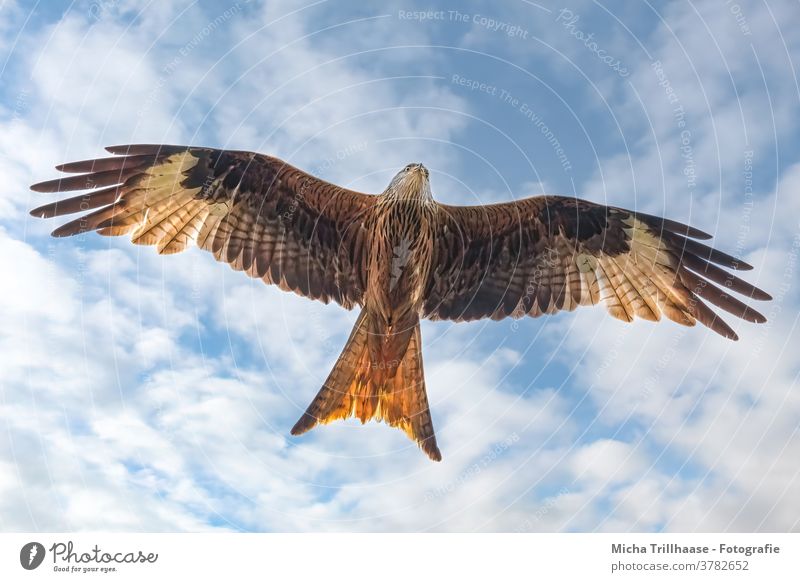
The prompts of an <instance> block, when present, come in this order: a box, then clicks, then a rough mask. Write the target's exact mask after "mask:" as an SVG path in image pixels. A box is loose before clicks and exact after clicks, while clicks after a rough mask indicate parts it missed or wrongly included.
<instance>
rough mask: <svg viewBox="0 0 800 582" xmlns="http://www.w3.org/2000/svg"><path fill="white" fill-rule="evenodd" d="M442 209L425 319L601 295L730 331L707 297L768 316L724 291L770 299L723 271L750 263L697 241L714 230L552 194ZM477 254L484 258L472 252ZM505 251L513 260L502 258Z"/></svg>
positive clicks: (648, 312)
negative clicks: (704, 229)
mask: <svg viewBox="0 0 800 582" xmlns="http://www.w3.org/2000/svg"><path fill="white" fill-rule="evenodd" d="M441 208H442V210H443V212H442V213H441V215H442V216H443V217H445V218H443V223H444V224H442V225H441V229H440V233H439V237H440V239H445V240H438V241H437V244H436V245H435V256H434V257H433V268H432V273H433V276H432V277H431V281H430V283H429V288H428V294H427V297H428V300H427V301H426V304H425V308H424V315H425V316H426V317H428V318H430V319H453V320H457V321H460V320H469V319H478V318H482V317H492V318H493V319H502V318H503V317H506V316H508V315H512V316H514V317H520V316H522V315H526V314H527V315H530V316H533V317H537V316H540V315H543V314H551V313H555V312H557V311H562V310H572V309H574V308H575V307H577V306H578V305H597V304H603V305H605V307H606V309H607V310H608V312H609V313H610V314H611V315H612V316H613V317H615V318H617V319H620V320H622V321H626V322H629V321H633V320H634V319H635V318H641V319H645V320H649V321H659V320H660V319H661V317H662V315H663V316H666V317H667V318H668V319H670V320H672V321H675V322H677V323H679V324H681V325H687V326H692V325H695V323H696V322H700V323H701V324H703V325H705V326H706V327H708V328H710V329H711V330H713V331H715V332H716V333H719V334H720V335H723V336H725V337H727V338H731V339H737V336H736V333H735V332H734V331H733V329H732V328H731V327H730V326H729V325H728V324H727V323H726V322H724V321H723V320H722V319H721V318H720V317H719V316H718V315H717V314H716V313H715V312H714V311H713V310H712V309H711V308H710V307H709V305H708V304H707V303H706V302H708V303H710V304H711V305H714V306H716V307H719V308H721V309H724V310H725V311H727V312H729V313H731V314H733V315H735V316H737V317H739V318H741V319H744V320H746V321H752V322H763V321H765V318H764V316H763V315H761V314H760V313H758V312H757V311H755V310H754V309H752V308H751V307H749V306H747V305H745V304H744V303H743V302H742V301H739V300H738V299H736V298H735V297H732V296H731V295H730V294H729V292H733V291H735V292H737V293H741V294H742V295H745V296H747V297H750V298H752V299H757V300H768V299H770V296H769V295H768V294H767V293H765V292H764V291H762V290H760V289H758V288H757V287H755V286H754V285H752V284H750V283H747V282H746V281H743V280H742V279H740V278H738V277H736V276H734V275H733V274H731V273H729V272H728V271H726V270H725V268H728V269H732V270H748V269H751V268H752V267H751V266H750V265H748V264H747V263H745V262H744V261H742V260H740V259H738V258H736V257H734V256H732V255H729V254H727V253H724V252H722V251H719V250H717V249H714V248H713V247H710V246H708V245H705V244H702V243H700V242H698V241H697V240H694V239H709V238H711V237H710V235H708V234H707V233H705V232H703V231H700V230H698V229H696V228H693V227H690V226H688V225H685V224H681V223H679V222H675V221H672V220H669V219H664V218H659V217H657V216H653V215H649V214H643V213H636V212H632V211H628V210H624V209H622V208H617V207H607V206H602V205H599V204H594V203H591V202H587V201H582V200H577V199H574V198H565V197H558V196H539V197H534V198H528V199H525V200H520V201H518V202H512V203H505V204H495V205H489V206H483V207H454V206H444V205H442V206H441ZM482 256H488V257H489V259H488V261H481V260H476V257H482ZM508 256H511V257H518V260H517V261H516V262H515V261H513V260H512V261H510V262H509V261H507V260H504V259H501V258H503V257H508ZM712 282H716V283H719V284H720V285H723V286H724V288H720V287H717V286H716V285H714V284H713V283H712ZM508 305H514V306H515V307H514V308H513V309H512V310H509V309H508Z"/></svg>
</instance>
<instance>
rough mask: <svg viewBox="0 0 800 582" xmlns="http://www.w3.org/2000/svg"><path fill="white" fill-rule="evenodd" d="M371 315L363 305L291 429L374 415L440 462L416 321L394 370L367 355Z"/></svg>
mask: <svg viewBox="0 0 800 582" xmlns="http://www.w3.org/2000/svg"><path fill="white" fill-rule="evenodd" d="M370 319H371V318H370V315H369V313H367V311H366V310H364V311H362V312H361V314H360V315H359V316H358V320H357V321H356V324H355V326H354V327H353V331H352V332H351V333H350V337H349V339H348V340H347V344H346V345H345V347H344V349H343V350H342V353H341V355H340V356H339V359H338V360H337V361H336V365H335V366H334V367H333V370H332V371H331V373H330V375H329V376H328V379H327V380H326V381H325V384H323V386H322V388H321V389H320V391H319V393H318V394H317V396H316V397H315V398H314V400H313V401H312V402H311V404H310V405H309V407H308V409H307V410H306V412H305V414H303V416H302V417H301V418H300V420H298V421H297V424H295V425H294V428H292V434H293V435H299V434H303V433H304V432H306V431H309V430H311V429H312V428H314V427H315V426H316V425H317V424H319V423H322V424H327V423H329V422H331V421H334V420H337V419H339V418H348V417H350V416H354V417H356V418H358V419H360V420H361V422H362V423H365V422H367V421H368V420H369V419H371V418H374V419H375V420H378V421H381V420H383V421H384V422H386V423H387V424H388V425H389V426H396V427H397V428H399V429H402V430H403V431H404V432H405V433H406V434H407V435H408V436H409V437H410V438H411V439H412V440H414V441H416V442H417V444H418V445H419V446H420V448H421V449H422V450H423V451H425V453H427V455H428V456H429V457H430V458H431V459H433V460H434V461H441V460H442V455H441V453H440V452H439V448H438V447H437V446H436V436H435V434H434V432H433V423H432V422H431V413H430V409H429V408H428V396H427V394H426V393H425V378H424V374H423V369H422V338H421V335H420V329H419V321H416V323H415V324H414V330H413V332H412V333H411V337H410V339H409V341H408V347H407V348H406V351H405V354H403V355H402V358H400V364H399V366H398V367H397V371H396V373H394V374H392V373H387V370H385V369H383V366H382V363H379V362H372V361H371V360H370V350H369V346H368V340H369V334H370V326H371V323H372V322H371V321H370ZM373 333H374V332H373ZM390 365H391V364H390Z"/></svg>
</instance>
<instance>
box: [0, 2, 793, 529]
mask: <svg viewBox="0 0 800 582" xmlns="http://www.w3.org/2000/svg"><path fill="white" fill-rule="evenodd" d="M798 30H800V12H798V11H797V9H796V5H795V4H793V3H792V2H789V1H785V2H773V1H770V2H756V1H753V2H745V1H741V2H738V3H734V2H717V1H714V2H711V1H708V2H671V3H665V4H663V5H662V4H661V3H659V4H658V5H655V4H653V5H650V4H647V3H642V4H636V5H633V4H631V3H625V4H624V5H623V3H613V4H600V3H594V2H578V1H576V2H570V3H566V4H556V5H550V4H548V5H547V6H545V5H544V4H537V3H532V2H527V1H510V2H505V3H502V5H498V3H491V2H469V3H465V2H458V3H457V2H450V3H439V2H427V3H425V2H405V1H403V2H385V3H381V5H380V7H377V6H371V5H368V4H364V3H361V2H349V1H342V2H333V1H331V2H324V1H323V2H316V3H310V4H307V5H302V4H299V3H289V2H268V3H261V2H257V1H255V0H253V1H249V2H248V1H244V0H240V1H239V2H238V3H237V2H230V1H225V2H189V1H178V0H165V1H162V2H143V1H142V2H139V1H125V0H95V1H93V2H74V3H67V2H64V3H59V2H47V3H33V2H15V1H7V0H6V1H4V2H0V63H2V65H0V66H2V69H1V71H2V72H1V73H0V74H1V75H2V84H0V94H2V100H0V173H2V175H3V177H4V187H3V188H2V195H0V256H1V257H2V261H3V264H4V266H5V268H6V272H7V273H8V276H6V277H3V280H2V281H0V292H1V293H2V297H4V301H3V302H2V305H0V318H1V320H2V321H3V326H2V329H0V348H1V349H0V423H1V424H2V430H0V434H2V435H3V436H0V529H2V530H4V531H24V530H92V529H103V530H118V531H205V530H215V529H225V530H243V531H756V530H757V531H762V530H763V531H796V530H798V528H800V505H799V504H798V501H797V499H800V475H798V468H797V462H796V459H797V458H799V456H800V440H799V438H800V435H798V420H797V419H798V418H800V396H798V394H800V392H798V391H797V390H796V384H797V374H798V360H797V358H796V357H795V355H794V352H793V350H792V348H793V346H794V345H796V342H797V340H798V339H799V338H798V331H797V306H798V303H799V302H800V297H798V289H797V285H796V281H797V256H798V251H799V250H800V224H799V223H798V219H797V216H798V212H797V211H798V210H800V198H798V196H797V194H796V192H797V190H798V188H800V141H798V139H797V137H796V136H797V132H798V127H797V125H798V122H797V119H798V116H797V114H796V111H797V107H798V98H800V88H799V85H798V81H797V76H796V68H797V67H796V66H795V63H796V61H797V58H798V57H799V56H800V35H799V34H798V32H797V31H798ZM135 142H155V143H159V142H163V143H182V144H196V145H210V146H215V147H230V148H235V149H246V150H254V151H262V152H266V153H270V154H273V155H276V156H279V157H281V158H283V159H286V160H288V161H290V162H291V163H293V164H295V165H298V166H300V167H303V168H305V169H307V170H309V171H312V172H314V173H316V174H318V175H320V176H322V177H324V178H326V179H328V180H331V181H335V182H338V183H341V184H345V185H348V186H350V187H353V188H356V189H360V190H363V191H368V192H380V191H381V190H382V189H383V188H384V187H385V186H386V184H387V183H388V181H389V179H390V178H391V176H392V175H393V174H394V173H395V172H396V171H397V170H398V169H399V168H401V167H403V166H404V165H405V164H407V163H408V162H411V161H422V162H424V163H425V164H426V166H427V167H428V168H429V169H430V170H431V177H432V184H433V191H434V195H435V196H436V197H437V199H439V200H441V201H445V202H449V203H462V204H475V203H486V202H490V201H498V200H508V199H516V198H523V197H525V196H529V195H535V194H542V193H559V194H575V195H579V196H581V197H585V198H589V199H591V200H594V201H598V202H604V203H608V204H613V205H617V206H623V207H627V208H635V209H638V210H642V211H646V212H652V213H658V214H666V215H668V216H669V217H671V218H675V219H679V220H685V221H691V222H692V224H694V225H696V226H698V227H699V228H701V229H703V230H706V231H708V232H711V233H714V235H715V240H716V242H715V244H716V245H717V246H719V247H720V248H722V249H725V250H728V251H731V252H733V253H734V254H736V255H739V256H742V257H743V258H744V259H745V260H747V261H748V262H750V263H752V264H754V265H755V270H754V271H752V272H751V273H749V274H748V280H750V281H753V282H754V283H756V284H757V285H758V286H760V287H762V288H764V289H765V290H767V291H769V292H770V293H772V295H773V296H774V297H775V300H774V301H773V302H772V303H771V304H768V305H766V306H762V307H763V312H764V313H765V315H767V317H768V318H769V320H770V321H769V322H768V323H767V324H764V325H761V326H756V325H753V324H749V323H744V322H734V323H733V327H734V328H735V329H736V331H737V332H738V334H739V336H740V337H741V338H742V339H741V340H740V341H739V342H737V343H732V342H728V341H726V340H724V339H722V338H720V337H717V336H715V335H712V334H711V333H710V332H708V331H707V330H705V329H700V328H696V329H684V328H680V327H678V326H677V325H675V324H672V323H671V322H662V323H659V324H657V325H656V324H651V323H647V322H635V323H634V324H629V325H626V324H623V323H621V322H618V321H616V320H613V319H611V318H609V317H607V316H606V314H605V312H604V311H603V309H602V308H595V309H583V310H580V311H578V312H575V313H571V314H561V315H558V316H555V317H550V318H542V319H527V320H520V321H516V322H513V323H512V322H499V323H498V322H491V321H490V322H474V323H469V324H450V323H426V324H424V326H423V344H424V346H425V367H426V368H425V369H426V376H427V380H428V392H429V400H430V402H431V407H432V413H433V419H434V424H435V426H436V429H437V435H438V438H439V444H440V448H441V449H442V453H443V455H444V461H443V462H442V463H431V462H430V461H428V460H427V459H426V458H425V456H424V455H423V454H422V453H421V452H420V451H419V450H418V449H417V448H416V446H414V445H413V443H411V442H410V441H408V440H407V439H406V438H405V436H404V435H403V434H402V433H400V431H397V430H391V429H389V428H387V427H386V426H384V425H382V424H376V423H372V424H369V425H366V426H363V427H362V426H360V424H358V423H357V422H354V421H348V422H340V423H335V424H333V425H329V426H325V427H322V428H318V429H315V430H314V431H312V432H311V433H308V434H307V435H305V436H303V437H301V438H293V437H290V436H289V434H288V432H289V429H290V428H291V426H292V424H293V423H294V421H295V420H296V418H297V417H298V416H299V415H300V413H301V412H302V410H304V409H305V406H306V405H307V404H308V402H309V401H310V399H311V398H312V397H313V396H314V394H316V391H317V390H318V388H319V386H320V384H321V383H322V381H323V380H324V378H325V376H326V375H327V372H328V370H329V369H330V367H331V365H332V363H333V361H334V360H335V358H336V356H337V355H338V353H339V350H340V349H341V346H342V345H343V344H344V341H345V339H346V337H347V334H348V332H349V329H350V327H351V325H352V323H353V321H354V318H355V314H354V313H351V312H346V311H343V310H341V309H340V308H338V307H335V306H324V305H318V304H315V303H312V302H309V301H307V300H304V299H302V298H299V297H295V296H294V295H291V296H289V295H286V294H283V293H281V292H280V291H278V290H277V289H274V288H267V287H265V286H263V285H262V284H261V283H260V282H254V281H251V280H249V279H247V278H246V277H245V276H243V275H242V274H241V273H235V272H233V271H230V270H229V269H228V268H227V267H226V266H225V265H221V264H217V263H215V262H214V260H213V258H211V257H209V256H206V255H204V254H203V253H201V252H199V251H196V250H192V251H189V252H187V253H184V254H182V255H179V256H171V257H159V256H157V255H156V254H155V252H154V250H153V249H152V248H149V247H135V246H133V245H131V244H130V243H129V242H128V241H126V240H124V239H122V238H119V239H107V238H102V237H98V236H83V237H79V238H77V239H69V240H63V239H59V240H54V239H51V238H49V236H48V233H49V232H50V230H52V228H53V225H52V224H50V223H46V222H44V221H38V220H34V219H31V218H30V217H29V216H28V214H27V210H28V209H30V208H32V207H34V206H38V205H39V204H41V203H42V198H41V195H40V194H35V193H31V192H29V191H28V189H27V187H28V185H29V184H31V183H33V182H36V181H39V180H42V179H46V178H48V177H51V176H54V175H55V173H54V170H53V169H52V166H54V165H55V164H56V163H60V162H63V161H67V160H75V159H83V158H87V157H96V156H97V155H98V154H101V153H102V147H103V146H106V145H112V144H119V143H135Z"/></svg>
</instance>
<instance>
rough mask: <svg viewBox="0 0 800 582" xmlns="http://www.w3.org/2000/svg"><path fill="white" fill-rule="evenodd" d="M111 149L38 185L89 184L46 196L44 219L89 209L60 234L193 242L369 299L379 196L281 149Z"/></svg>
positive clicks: (261, 271)
mask: <svg viewBox="0 0 800 582" xmlns="http://www.w3.org/2000/svg"><path fill="white" fill-rule="evenodd" d="M107 149H108V151H109V152H111V153H112V154H116V155H115V156H113V157H110V158H103V159H97V160H86V161H82V162H73V163H69V164H63V165H61V166H58V167H57V169H58V170H61V171H62V172H68V173H77V174H79V175H77V176H69V177H62V178H59V179H56V180H50V181H47V182H42V183H39V184H34V185H33V186H31V188H32V189H33V190H35V191H38V192H66V191H71V190H88V191H87V192H85V193H83V194H80V195H78V196H74V197H72V198H67V199H64V200H59V201H57V202H53V203H50V204H46V205H44V206H41V207H39V208H36V209H35V210H32V211H31V214H32V215H34V216H38V217H41V218H49V217H53V216H61V215H65V214H72V213H76V212H80V213H82V216H80V217H79V218H77V219H76V220H73V221H71V222H68V223H67V224H64V225H63V226H61V227H59V228H57V229H56V230H55V231H54V232H53V235H54V236H70V235H74V234H79V233H82V232H85V231H97V232H98V233H100V234H102V235H109V236H115V235H122V234H130V235H131V240H132V241H133V242H134V243H136V244H146V245H156V247H157V249H158V252H159V253H164V254H166V253H177V252H180V251H183V250H184V249H186V248H187V246H188V245H189V244H190V243H191V242H192V241H196V243H197V245H198V246H199V247H200V248H202V249H205V250H208V251H210V252H212V253H213V254H214V256H215V257H216V258H217V260H220V261H225V262H227V263H229V264H230V265H231V266H232V267H233V268H234V269H237V270H242V271H245V272H247V274H249V275H250V276H253V277H258V278H261V279H263V280H264V281H265V282H266V283H273V284H276V285H278V286H280V287H281V288H282V289H284V290H289V291H294V292H295V293H298V294H300V295H303V296H305V297H309V298H311V299H319V300H321V301H324V302H326V303H327V302H328V301H329V300H331V299H333V300H334V301H336V302H337V303H339V304H341V305H343V306H345V307H347V308H351V307H352V306H353V305H355V304H358V303H360V302H361V299H362V295H363V290H364V272H363V269H362V268H361V261H362V257H363V253H362V251H363V244H364V236H363V235H364V232H363V231H364V227H363V220H362V219H363V217H364V215H365V213H366V212H367V211H368V209H369V208H370V207H371V206H372V204H373V203H374V201H375V197H374V196H369V195H366V194H361V193H359V192H354V191H352V190H347V189H345V188H340V187H338V186H335V185H333V184H330V183H328V182H325V181H323V180H320V179H319V178H316V177H314V176H311V175H310V174H307V173H306V172H303V171H302V170H299V169H297V168H295V167H293V166H290V165H289V164H287V163H286V162H283V161H281V160H279V159H277V158H273V157H270V156H266V155H262V154H256V153H252V152H243V151H224V150H217V149H210V148H199V147H185V146H168V145H126V146H115V147H110V148H107Z"/></svg>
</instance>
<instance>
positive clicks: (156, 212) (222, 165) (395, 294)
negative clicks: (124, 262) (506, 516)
mask: <svg viewBox="0 0 800 582" xmlns="http://www.w3.org/2000/svg"><path fill="white" fill-rule="evenodd" d="M109 151H111V153H113V154H118V155H116V156H114V157H111V158H103V159H98V160H87V161H83V162H74V163H70V164H64V165H62V166H58V169H60V170H62V171H64V172H68V173H78V174H81V175H79V176H72V177H68V178H63V179H57V180H51V181H48V182H43V183H40V184H36V185H34V186H32V188H33V189H34V190H37V191H41V192H62V191H68V190H81V189H85V190H89V192H86V193H84V194H82V195H78V196H75V197H73V198H68V199H65V200H60V201H57V202H55V203H50V204H46V205H44V206H41V207H39V208H37V209H35V210H33V211H32V212H31V213H32V214H33V215H34V216H38V217H43V218H46V217H51V216H60V215H64V214H70V213H74V212H86V211H91V212H89V213H88V214H84V215H83V216H81V217H80V218H78V219H77V220H73V221H72V222H69V223H67V224H65V225H63V226H61V227H59V228H58V229H56V230H55V231H54V233H53V234H54V235H55V236H69V235H74V234H78V233H81V232H85V231H88V230H94V231H97V232H99V233H100V234H103V235H112V236H114V235H121V234H128V233H130V234H131V238H132V241H133V242H134V243H137V244H151V245H156V246H157V249H158V251H159V252H160V253H164V254H169V253H175V252H180V251H182V250H184V249H185V248H187V246H188V245H189V244H190V243H191V242H196V243H197V245H198V246H199V247H200V248H202V249H205V250H208V251H210V252H212V253H213V255H214V257H215V258H216V259H217V260H220V261H225V262H227V263H229V264H230V265H231V266H232V267H233V268H234V269H237V270H241V271H244V272H245V273H247V274H248V275H250V276H252V277H257V278H260V279H262V280H263V281H264V282H265V283H268V284H275V285H278V286H279V287H280V288H281V289H284V290H287V291H293V292H295V293H298V294H300V295H303V296H305V297H308V298H311V299H317V300H320V301H323V302H325V303H327V302H329V301H335V302H337V303H339V304H340V305H342V306H343V307H345V308H348V309H350V308H353V307H356V306H360V307H361V312H360V314H359V316H358V318H357V320H356V323H355V326H354V328H353V331H352V332H351V334H350V337H349V338H348V341H347V343H346V344H345V347H344V349H343V350H342V353H341V355H340V357H339V359H338V360H337V362H336V364H335V365H334V368H333V370H332V371H331V373H330V375H329V376H328V378H327V380H326V381H325V383H324V384H323V387H322V389H321V390H320V391H319V393H318V394H317V396H316V397H315V398H314V400H313V401H312V402H311V404H310V405H309V407H308V409H307V410H306V412H305V413H304V414H303V415H302V416H301V418H300V420H298V422H297V424H296V425H295V426H294V428H293V429H292V433H293V434H301V433H303V432H306V431H307V430H309V429H311V428H313V427H314V426H316V425H317V424H319V423H327V422H330V421H332V420H335V419H339V418H347V417H350V416H353V417H356V418H359V419H360V420H361V421H362V422H366V421H367V420H369V419H373V418H374V419H378V420H383V421H385V422H387V423H388V424H389V425H391V426H395V427H398V428H400V429H402V430H403V431H404V432H406V434H408V436H409V437H411V438H412V439H413V440H414V441H416V442H417V443H418V444H419V446H420V447H421V448H422V449H423V450H424V451H425V452H426V453H427V454H428V455H429V456H430V457H431V458H432V459H435V460H439V459H441V454H440V452H439V449H438V447H437V444H436V437H435V435H434V430H433V423H432V420H431V415H430V410H429V406H428V400H427V394H426V389H425V379H424V372H423V365H422V338H421V334H420V327H419V322H420V320H421V319H423V318H427V319H432V320H451V321H469V320H474V319H481V318H492V319H503V318H505V317H515V318H518V317H523V316H533V317H538V316H541V315H544V314H552V313H555V312H557V311H562V310H563V311H572V310H574V309H576V308H577V307H579V306H582V305H595V304H599V303H602V304H604V305H605V306H606V307H607V309H608V311H609V313H610V314H611V315H613V316H614V317H616V318H618V319H621V320H623V321H632V320H633V319H634V318H643V319H647V320H651V321H658V320H659V319H660V318H661V316H662V315H664V316H666V317H667V318H669V319H671V320H673V321H675V322H677V323H680V324H682V325H694V324H695V323H696V322H700V323H701V324H703V325H705V326H707V327H709V328H710V329H712V330H713V331H715V332H717V333H719V334H720V335H723V336H725V337H728V338H731V339H737V336H736V334H735V333H734V331H733V330H732V329H731V328H730V327H729V326H728V325H727V324H726V323H725V322H724V321H723V320H722V319H721V318H719V317H718V316H717V314H716V313H714V312H713V311H712V310H711V309H710V308H709V307H708V305H707V304H706V301H707V302H709V303H711V304H713V305H716V306H718V307H720V308H722V309H724V310H726V311H728V312H730V313H732V314H733V315H735V316H737V317H740V318H742V319H745V320H747V321H752V322H763V321H765V318H764V317H763V316H762V315H761V314H759V313H758V312H756V311H754V310H753V309H751V308H750V307H749V306H747V305H745V304H744V303H742V302H741V301H739V300H738V299H736V298H735V297H733V296H732V294H731V293H732V292H737V293H740V294H743V295H745V296H748V297H750V298H752V299H757V300H766V299H769V298H770V297H769V295H768V294H766V293H764V292H763V291H761V290H760V289H758V288H756V287H754V286H753V285H751V284H750V283H747V282H745V281H743V280H742V279H739V278H738V277H736V276H734V275H733V274H732V273H730V272H728V271H726V270H724V269H723V268H722V267H727V268H728V269H732V270H746V269H749V268H751V267H750V266H749V265H747V264H746V263H744V262H743V261H741V260H740V259H738V258H736V257H732V256H731V255H727V254H725V253H722V252H720V251H718V250H716V249H713V248H711V247H709V246H706V245H704V244H702V243H700V242H698V240H697V239H708V238H710V235H707V234H705V233H704V232H702V231H699V230H697V229H695V228H692V227H690V226H686V225H684V224H680V223H677V222H674V221H671V220H668V219H663V218H659V217H656V216H652V215H649V214H643V213H638V212H632V211H629V210H624V209H621V208H616V207H611V206H603V205H600V204H596V203H592V202H588V201H584V200H579V199H575V198H568V197H561V196H536V197H531V198H526V199H522V200H519V201H514V202H508V203H502V204H493V205H489V206H447V205H443V204H440V203H438V202H436V201H435V200H434V199H433V195H432V193H431V188H430V182H429V176H428V170H427V169H425V167H424V166H422V165H421V164H409V165H408V166H406V168H404V169H403V170H402V171H401V172H400V173H398V174H397V175H396V176H395V177H394V178H393V179H392V181H391V183H390V184H389V186H388V187H387V189H386V190H385V191H384V192H383V193H382V194H380V195H377V196H371V195H366V194H362V193H359V192H355V191H352V190H348V189H345V188H341V187H339V186H335V185H333V184H329V183H327V182H324V181H323V180H320V179H319V178H316V177H314V176H311V175H310V174H307V173H305V172H303V171H302V170H299V169H298V168H295V167H293V166H290V165H289V164H286V163H285V162H283V161H281V160H278V159H277V158H272V157H269V156H264V155H260V154H255V153H251V152H239V151H223V150H216V149H210V148H194V147H186V146H163V145H132V146H116V147H113V148H109ZM714 283H717V284H719V285H720V286H719V287H718V286H716V285H714Z"/></svg>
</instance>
